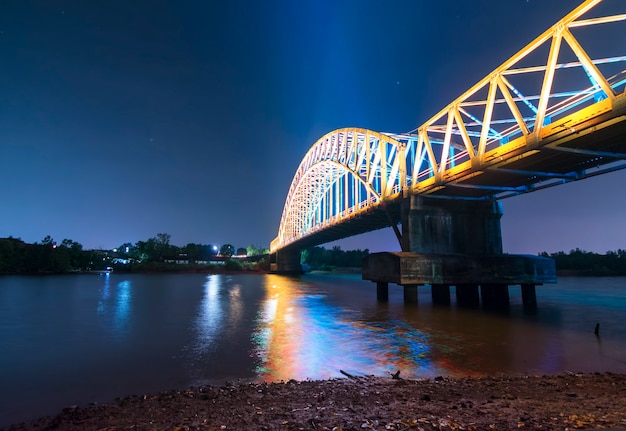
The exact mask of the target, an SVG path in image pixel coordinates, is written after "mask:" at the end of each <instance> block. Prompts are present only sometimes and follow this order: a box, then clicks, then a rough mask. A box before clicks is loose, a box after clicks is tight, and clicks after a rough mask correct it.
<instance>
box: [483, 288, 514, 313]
mask: <svg viewBox="0 0 626 431" xmlns="http://www.w3.org/2000/svg"><path fill="white" fill-rule="evenodd" d="M480 296H481V297H482V300H483V306H485V307H487V308H506V307H508V306H509V287H508V286H507V285H506V284H483V285H481V286H480Z"/></svg>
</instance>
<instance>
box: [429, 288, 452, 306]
mask: <svg viewBox="0 0 626 431" xmlns="http://www.w3.org/2000/svg"><path fill="white" fill-rule="evenodd" d="M431 293H432V296H433V304H437V305H450V286H448V285H447V284H433V285H431Z"/></svg>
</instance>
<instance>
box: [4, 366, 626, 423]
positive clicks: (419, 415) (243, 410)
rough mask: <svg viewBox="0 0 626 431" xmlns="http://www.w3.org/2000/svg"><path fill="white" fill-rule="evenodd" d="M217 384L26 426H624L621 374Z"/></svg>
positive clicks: (74, 410) (77, 410)
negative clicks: (219, 385) (218, 385)
mask: <svg viewBox="0 0 626 431" xmlns="http://www.w3.org/2000/svg"><path fill="white" fill-rule="evenodd" d="M343 374H344V375H345V376H348V378H341V379H331V380H318V381H309V380H307V381H295V380H289V381H287V382H284V381H283V382H275V383H245V384H244V383H242V384H232V383H227V384H226V385H224V386H221V387H217V386H202V387H192V388H188V389H184V390H172V391H168V392H161V393H158V394H142V395H133V396H128V397H125V398H118V399H116V400H115V401H113V402H111V403H106V404H102V405H99V404H94V403H92V404H91V405H88V406H84V407H79V406H71V407H67V408H65V409H63V410H62V411H61V412H60V413H59V414H58V415H55V416H49V417H45V418H40V419H36V420H34V421H31V422H28V423H21V424H14V425H11V426H9V427H8V428H6V429H7V430H10V431H36V430H50V429H55V430H82V431H90V430H122V429H134V430H152V429H158V430H161V429H169V430H329V431H330V430H336V431H340V430H341V431H347V430H361V429H370V430H510V429H529V430H567V429H601V428H619V427H625V426H626V411H625V410H624V401H625V400H626V375H624V374H611V373H591V374H578V373H563V374H558V375H544V376H497V377H466V378H451V377H435V378H432V379H418V380H404V379H402V377H401V376H400V375H398V374H399V373H398V374H396V373H394V375H395V377H394V375H391V376H388V377H373V376H367V377H357V376H353V375H351V374H350V373H347V372H343Z"/></svg>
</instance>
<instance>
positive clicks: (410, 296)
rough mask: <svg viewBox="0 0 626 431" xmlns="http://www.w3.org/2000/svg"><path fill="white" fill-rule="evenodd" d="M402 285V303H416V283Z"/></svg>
mask: <svg viewBox="0 0 626 431" xmlns="http://www.w3.org/2000/svg"><path fill="white" fill-rule="evenodd" d="M403 287H404V303H405V304H417V284H405V285H404V286H403Z"/></svg>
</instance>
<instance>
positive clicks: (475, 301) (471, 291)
mask: <svg viewBox="0 0 626 431" xmlns="http://www.w3.org/2000/svg"><path fill="white" fill-rule="evenodd" d="M456 302H457V304H458V305H460V306H461V307H478V306H479V305H480V296H479V295H478V285H477V284H459V285H457V286H456Z"/></svg>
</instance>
